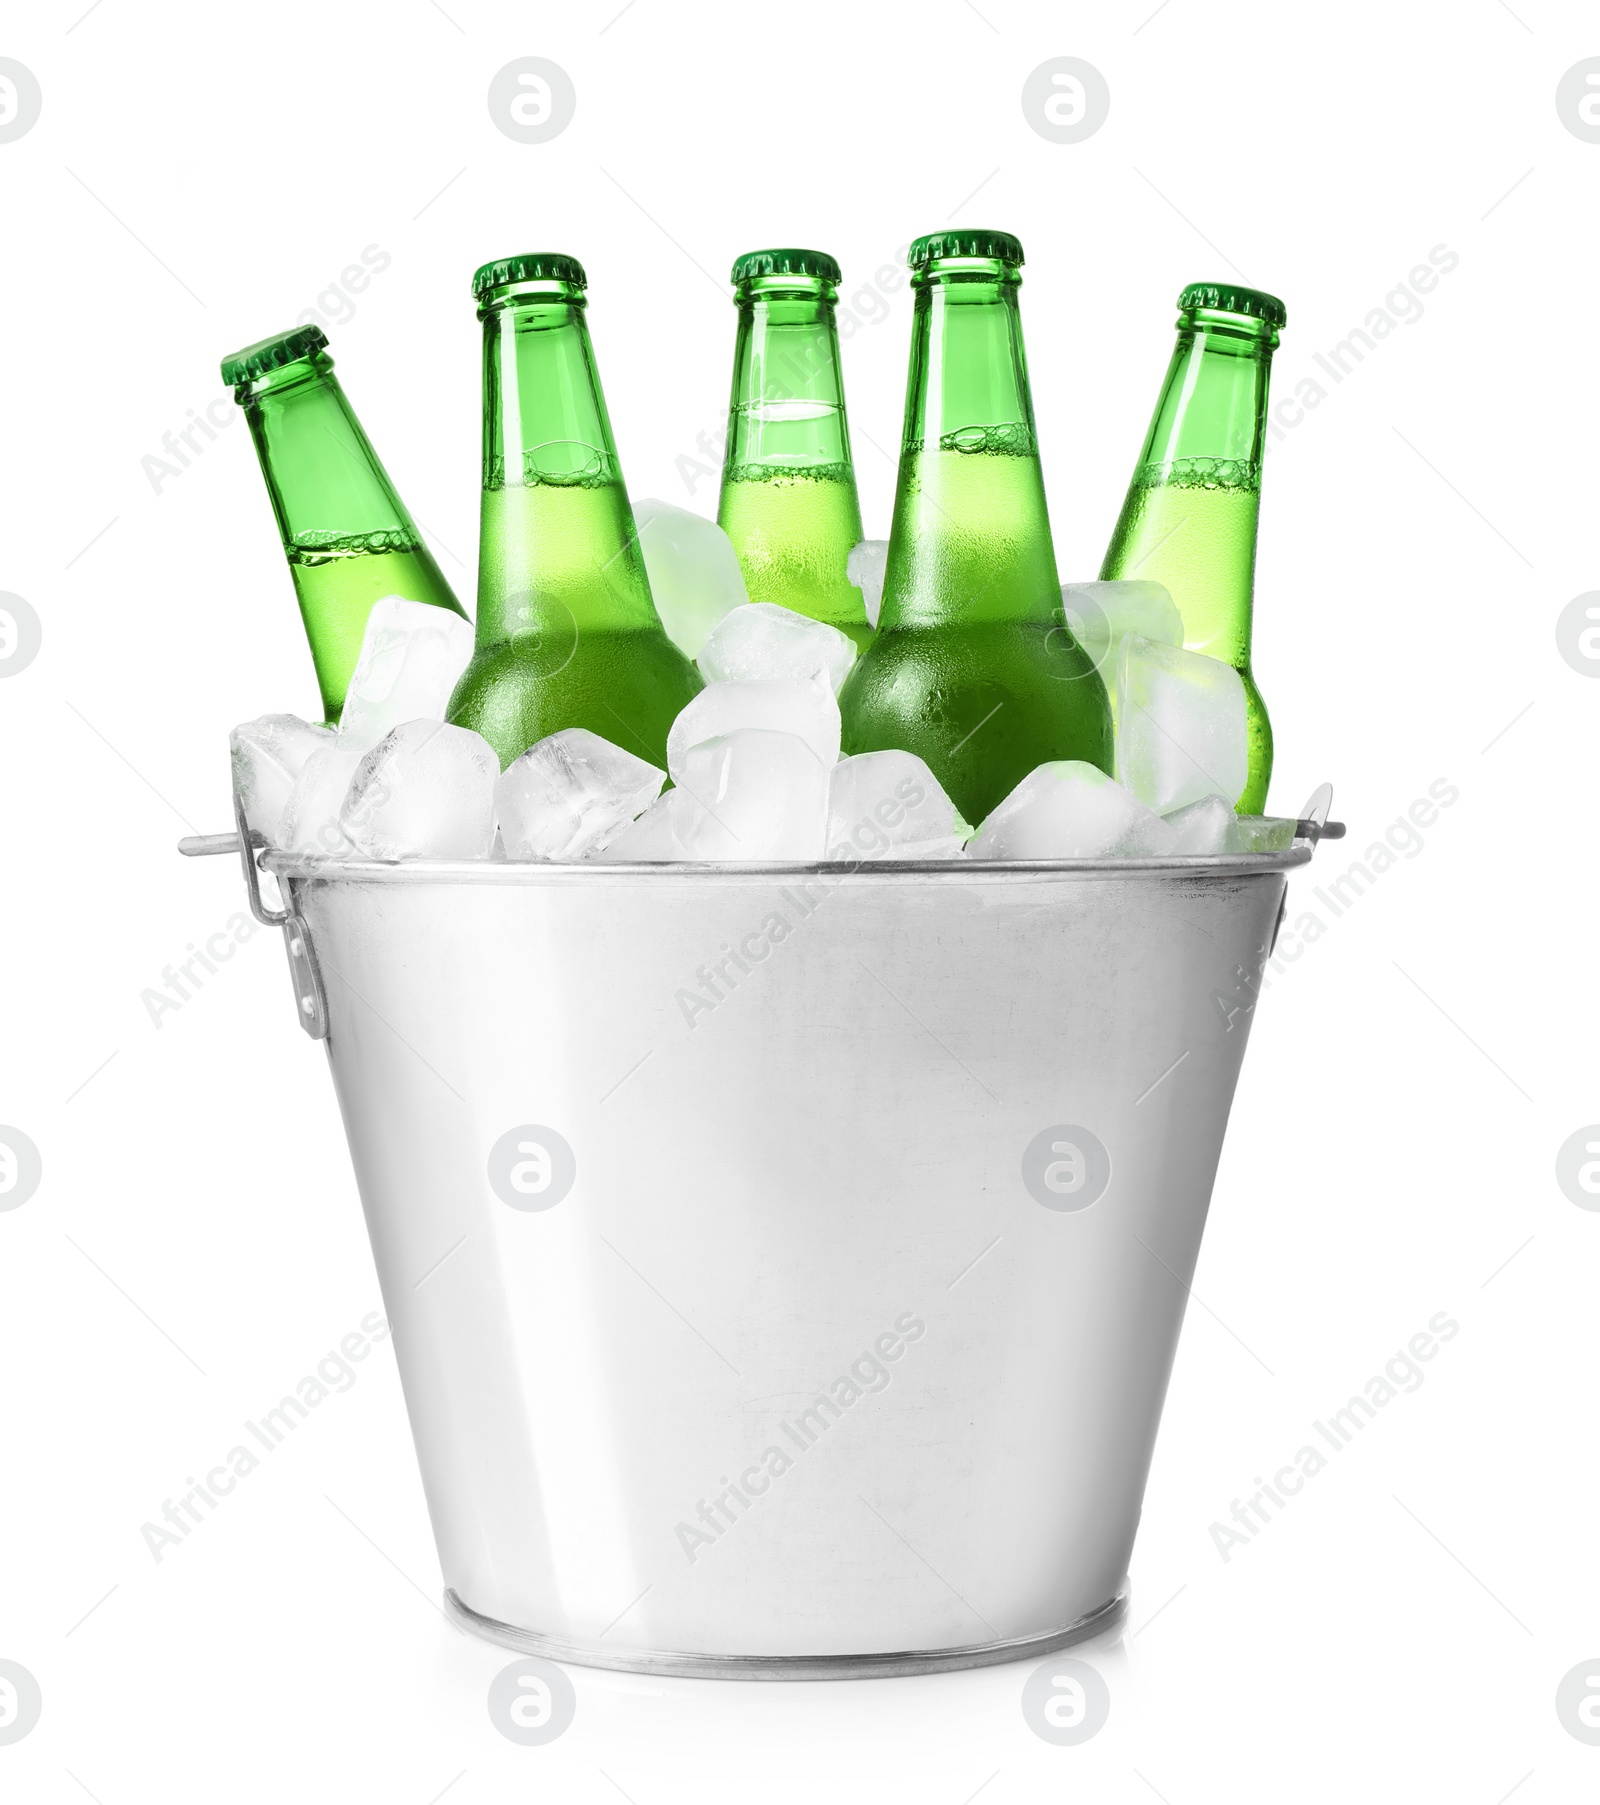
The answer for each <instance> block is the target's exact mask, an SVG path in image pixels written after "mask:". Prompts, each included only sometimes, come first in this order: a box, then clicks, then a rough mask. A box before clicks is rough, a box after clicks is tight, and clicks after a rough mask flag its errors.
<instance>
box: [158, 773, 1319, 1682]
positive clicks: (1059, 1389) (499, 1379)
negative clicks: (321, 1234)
mask: <svg viewBox="0 0 1600 1805" xmlns="http://www.w3.org/2000/svg"><path fill="white" fill-rule="evenodd" d="M1326 811H1327V803H1326V800H1325V799H1323V800H1321V803H1320V811H1319V812H1318V813H1316V814H1315V816H1314V818H1312V819H1308V820H1307V821H1304V822H1302V823H1301V833H1302V836H1303V837H1301V838H1300V839H1297V840H1296V842H1295V844H1294V846H1293V847H1292V849H1290V850H1288V851H1285V852H1282V853H1277V854H1271V855H1254V856H1241V857H1220V858H1178V859H1143V860H1116V861H1104V862H1094V861H1082V862H1070V863H1057V864H1029V865H992V864H978V863H971V864H968V863H964V862H962V863H949V862H945V863H937V864H921V865H912V864H895V865H885V864H866V865H862V866H859V867H857V868H854V869H851V868H845V867H838V866H833V867H829V866H817V867H808V868H800V867H794V866H788V867H774V868H761V867H751V866H738V867H732V866H721V867H709V866H705V867H670V866H669V867H662V866H655V867H650V866H636V867H630V866H585V865H578V866H552V865H524V864H504V863H483V864H426V863H424V864H411V865H403V866H393V865H379V864H330V863H327V862H323V861H318V860H312V859H294V858H290V857H287V856H284V855H280V854H276V853H268V854H267V855H266V856H265V857H264V859H263V860H262V865H263V867H264V868H265V869H266V870H268V871H270V872H272V873H273V874H274V875H275V876H276V878H277V879H278V882H279V884H280V887H281V888H282V891H283V895H284V897H285V899H286V910H285V912H283V913H281V914H280V913H277V912H274V911H270V910H267V909H265V908H264V906H263V905H262V903H261V899H260V895H259V891H258V888H257V878H256V861H255V858H254V857H253V856H252V855H251V854H250V853H248V852H247V853H246V855H245V868H246V872H247V876H248V878H249V882H250V886H251V895H252V904H253V906H255V907H256V908H257V909H258V910H259V911H260V912H261V914H262V918H263V919H264V920H271V921H280V922H282V923H283V924H284V927H285V935H286V939H287V941H288V943H289V947H290V963H291V968H292V970H293V972H294V974H295V990H296V1001H297V1007H298V1008H299V1011H300V1015H301V1019H302V1022H303V1024H304V1025H305V1026H306V1027H307V1028H308V1030H309V1031H310V1032H311V1033H313V1034H314V1035H316V1036H317V1037H319V1038H322V1039H324V1040H325V1042H326V1045H327V1051H328V1058H329V1063H330V1065H331V1067H332V1071H333V1081H334V1088H335V1090H336V1092H337V1094H338V1098H339V1105H340V1108H341V1110H342V1112H343V1116H344V1123H345V1129H346V1132H347V1135H348V1137H349V1143H350V1153H351V1158H352V1161H353V1163H354V1166H355V1173H356V1178H357V1181H358V1183H359V1186H360V1190H361V1196H362V1200H363V1204H364V1207H365V1210H366V1216H367V1224H368V1228H369V1231H370V1234H371V1239H372V1247H373V1253H374V1256H375V1259H376V1262H377V1268H378V1274H379V1277H380V1280H381V1282H382V1287H383V1296H384V1300H385V1304H386V1307H387V1311H388V1315H389V1319H390V1322H391V1324H392V1325H393V1334H394V1344H395V1350H396V1354H397V1357H398V1360H399V1364H400V1372H401V1376H402V1379H403V1381H404V1385H405V1393H406V1399H407V1404H408V1407H409V1411H410V1416H411V1425H412V1431H413V1434H414V1437H415V1440H416V1446H417V1455H418V1459H419V1462H420V1464H421V1469H422V1478H423V1484H424V1487H425V1490H426V1493H427V1499H428V1505H429V1509H430V1511H431V1513H432V1519H433V1527H434V1533H435V1537H436V1539H437V1542H438V1549H439V1560H440V1565H441V1567H442V1569H443V1574H444V1582H445V1587H446V1594H445V1596H446V1600H447V1604H448V1607H449V1609H450V1610H451V1612H452V1613H453V1614H454V1616H455V1617H456V1618H457V1619H458V1620H459V1621H460V1622H461V1623H463V1624H464V1625H465V1626H467V1627H468V1628H470V1629H471V1630H473V1631H475V1632H476V1633H478V1634H480V1635H483V1636H486V1637H488V1638H490V1639H491V1640H494V1641H497V1642H501V1643H504V1644H507V1645H508V1646H511V1647H514V1648H517V1649H520V1650H523V1651H525V1652H531V1653H539V1654H544V1655H547V1656H551V1657H554V1658H556V1659H561V1660H570V1661H576V1662H583V1663H588V1664H592V1665H597V1666H603V1667H615V1668H624V1669H633V1670H643V1671H660V1672H671V1673H685V1674H704V1675H722V1676H731V1677H738V1678H752V1677H774V1678H788V1677H796V1678H811V1677H820V1676H844V1675H875V1674H887V1673H902V1672H921V1671H928V1670H931V1669H936V1668H946V1667H967V1666H977V1665H981V1664H984V1663H987V1662H993V1661H1003V1660H1011V1659H1016V1658H1021V1657H1025V1656H1028V1655H1034V1654H1043V1653H1046V1652H1048V1651H1050V1650H1052V1649H1056V1648H1060V1647H1062V1646H1064V1645H1066V1644H1067V1643H1069V1642H1072V1641H1074V1640H1077V1639H1079V1638H1081V1637H1084V1636H1086V1635H1088V1634H1091V1633H1093V1632H1095V1631H1097V1630H1099V1629H1101V1628H1104V1627H1107V1626H1109V1625H1110V1624H1112V1623H1114V1622H1115V1621H1116V1620H1117V1619H1118V1617H1119V1615H1120V1613H1121V1611H1122V1609H1123V1601H1124V1599H1125V1595H1126V1593H1125V1583H1126V1576H1127V1571H1128V1559H1129V1553H1130V1550H1131V1549H1132V1546H1133V1539H1134V1531H1135V1528H1136V1526H1137V1524H1138V1520H1139V1511H1140V1503H1141V1498H1142V1494H1143V1490H1144V1484H1145V1478H1146V1474H1147V1471H1148V1468H1149V1464H1150V1456H1151V1450H1152V1446H1153V1443H1154V1440H1155V1433H1156V1425H1157V1421H1158V1419H1159V1416H1160V1412H1161V1405H1162V1400H1163V1396H1164V1394H1165V1390H1166V1385H1167V1378H1168V1374H1169V1371H1170V1369H1171V1366H1172V1360H1173V1354H1174V1351H1175V1348H1176V1345H1177V1339H1178V1330H1179V1326H1180V1324H1181V1322H1182V1319H1183V1311H1184V1304H1185V1301H1186V1298H1187V1295H1188V1285H1189V1281H1190V1278H1191V1275H1192V1273H1193V1271H1194V1266H1195V1260H1196V1256H1197V1253H1198V1250H1199V1245H1200V1235H1201V1230H1202V1228H1203V1226H1204V1223H1205V1217H1206V1210H1207V1207H1208V1205H1209V1202H1210V1198H1211V1187H1212V1180H1213V1177H1214V1174H1215V1171H1216V1166H1217V1159H1218V1155H1219V1153H1220V1151H1221V1147H1222V1139H1223V1131H1224V1129H1225V1127H1226V1124H1227V1119H1228V1111H1229V1107H1230V1105H1231V1102H1232V1098H1233V1092H1234V1084H1235V1081H1236V1079H1237V1077H1238V1073H1239V1065H1240V1061H1241V1059H1242V1057H1243V1054H1244V1046H1245V1040H1246V1037H1247V1035H1248V1033H1249V1024H1250V1020H1251V1014H1252V1009H1253V1005H1254V1001H1255V995H1256V985H1257V983H1258V981H1259V978H1260V973H1261V967H1262V964H1263V962H1264V960H1265V959H1266V957H1267V955H1268V954H1269V952H1270V949H1271V945H1272V941H1273V939H1274V936H1275V932H1276V924H1277V922H1278V921H1279V920H1280V919H1281V910H1282V908H1283V905H1284V896H1285V884H1286V875H1285V874H1286V873H1287V872H1288V871H1289V870H1290V869H1292V868H1293V867H1295V866H1297V865H1300V864H1303V863H1305V862H1306V861H1307V860H1308V859H1309V858H1310V857H1311V852H1312V846H1313V843H1314V840H1315V838H1316V836H1317V834H1318V833H1319V832H1320V831H1324V830H1323V826H1322V823H1323V821H1324V820H1325V817H1326ZM1311 813H1312V811H1310V810H1309V809H1308V814H1311ZM1333 831H1336V830H1333ZM231 843H232V842H231V840H228V841H224V840H221V839H219V840H218V841H216V842H213V843H211V845H208V846H207V847H205V848H204V849H206V850H211V849H213V848H215V849H220V847H221V846H222V845H225V844H231ZM192 849H193V850H201V849H202V848H201V847H200V846H199V845H194V846H193V847H192Z"/></svg>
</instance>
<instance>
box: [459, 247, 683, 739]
mask: <svg viewBox="0 0 1600 1805" xmlns="http://www.w3.org/2000/svg"><path fill="white" fill-rule="evenodd" d="M586 286H587V278H586V277H585V275H584V273H583V266H582V264H580V263H579V262H578V260H577V259H576V258H575V257H566V256H563V255H561V254H560V253H558V252H533V253H530V254H528V255H526V256H522V257H505V258H501V259H500V260H499V261H498V262H495V263H486V264H485V265H484V266H483V267H482V269H480V270H479V271H478V272H477V274H476V275H475V276H474V277H473V279H472V292H473V295H474V296H475V297H476V299H477V302H478V318H479V319H480V320H481V321H482V322H483V503H482V515H481V531H480V535H479V542H478V620H477V633H476V646H475V650H474V652H473V655H472V662H471V663H470V664H469V665H468V666H467V668H466V670H465V672H464V673H463V674H462V677H461V681H460V682H459V683H458V684H457V685H456V689H455V694H454V695H453V696H452V697H451V698H450V708H449V713H448V719H450V720H451V721H453V722H454V723H455V724H456V725H457V726H459V727H471V728H472V729H474V730H475V731H476V732H478V733H481V734H482V735H483V737H484V738H485V739H486V740H487V741H488V742H489V744H490V745H491V746H493V747H494V749H495V751H496V752H497V753H499V755H500V763H501V765H502V767H504V766H505V765H508V764H510V762H511V761H512V759H514V758H516V757H517V755H518V754H519V753H521V752H524V751H526V750H527V748H528V747H529V746H531V745H533V744H534V742H535V741H536V740H542V739H544V738H545V737H546V736H547V735H549V734H552V733H556V732H559V731H560V730H561V729H562V728H564V727H587V728H588V729H589V730H590V732H592V733H598V734H599V735H600V736H601V737H602V738H603V739H608V740H610V741H612V742H613V744H615V745H618V746H622V747H624V748H625V749H626V750H627V751H629V752H632V753H633V754H634V755H635V756H636V757H639V758H647V759H649V760H650V762H651V763H652V764H655V765H661V766H665V764H666V762H667V753H666V748H667V729H668V728H669V727H670V726H671V725H672V722H673V719H674V717H675V716H676V715H677V713H678V711H679V710H680V709H681V708H682V707H683V706H684V704H685V703H686V702H687V701H689V699H690V698H691V697H692V696H694V695H695V694H696V693H697V692H698V691H699V689H700V687H701V683H700V674H699V672H698V671H696V669H695V668H694V666H693V665H692V664H691V663H690V662H689V660H688V659H687V658H685V657H684V655H683V653H682V652H680V651H679V650H678V648H677V647H676V646H675V645H674V644H673V643H672V641H671V640H670V639H668V638H667V635H666V633H665V631H664V630H663V628H662V625H661V619H660V616H659V615H657V613H656V608H655V603H654V601H653V600H652V599H651V595H650V579H649V577H648V576H647V575H646V573H645V567H644V554H643V552H642V551H641V549H640V546H639V536H638V532H637V530H636V528H635V526H634V523H633V509H632V507H631V506H630V505H629V502H628V492H627V490H626V489H625V488H624V487H623V483H622V470H621V468H620V466H619V465H618V463H617V452H616V446H615V444H614V442H613V440H612V437H611V421H610V418H609V416H608V415H607V413H606V404H605V398H604V396H603V395H602V394H601V392H600V375H599V371H598V370H597V368H596V366H595V361H594V348H593V346H592V345H591V343H590V340H589V328H588V324H587V322H586V320H585V317H584V310H585V305H586V303H585V297H584V290H585V288H586Z"/></svg>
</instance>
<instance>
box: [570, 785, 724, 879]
mask: <svg viewBox="0 0 1600 1805" xmlns="http://www.w3.org/2000/svg"><path fill="white" fill-rule="evenodd" d="M699 814H700V804H699V803H698V802H696V801H695V799H694V797H693V796H691V795H690V794H689V793H688V792H687V791H686V790H668V791H667V793H666V795H665V796H662V797H659V798H658V799H657V800H656V801H654V802H652V803H651V804H650V806H649V808H647V809H646V810H645V811H644V813H643V814H642V815H641V816H640V817H639V818H638V820H637V821H633V822H631V823H630V824H629V825H628V826H627V827H624V828H622V829H621V830H620V831H619V832H617V833H615V834H613V835H612V836H611V838H610V839H609V840H607V841H606V843H605V844H604V845H603V846H602V847H600V848H599V850H598V851H596V852H591V853H590V854H589V855H588V857H589V859H590V861H591V862H592V863H594V864H599V865H649V864H658V863H660V862H662V861H663V860H669V859H686V858H688V856H689V854H688V853H687V852H686V851H685V850H684V845H683V841H682V839H681V838H680V837H679V834H678V828H679V826H680V825H681V824H682V823H683V822H684V819H685V816H686V815H693V816H695V817H696V818H698V816H699Z"/></svg>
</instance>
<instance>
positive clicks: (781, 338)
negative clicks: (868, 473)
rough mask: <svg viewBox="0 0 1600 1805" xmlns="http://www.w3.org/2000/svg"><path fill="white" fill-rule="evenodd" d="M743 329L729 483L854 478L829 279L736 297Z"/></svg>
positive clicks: (768, 280) (748, 290) (764, 284)
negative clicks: (792, 476)
mask: <svg viewBox="0 0 1600 1805" xmlns="http://www.w3.org/2000/svg"><path fill="white" fill-rule="evenodd" d="M734 300H735V305H736V306H737V308H738V310H739V330H738V337H737V339H736V341H735V346H734V354H733V392H732V395H731V396H730V398H729V402H728V448H727V456H726V460H725V463H724V466H723V480H724V481H725V482H738V481H750V480H753V479H758V478H763V477H771V476H775V475H780V474H784V473H793V474H801V473H805V474H809V475H814V476H818V475H820V476H831V477H834V478H841V477H844V478H849V480H850V481H851V482H854V480H855V478H854V472H853V470H852V467H851V461H850V435H849V430H848V428H847V426H846V423H845V411H844V382H843V379H842V377H841V374H840V369H839V333H838V328H837V326H836V325H835V322H834V302H835V290H834V287H833V284H832V283H831V282H828V281H826V280H824V279H823V278H822V277H820V276H818V277H813V276H795V275H781V276H763V277H756V278H752V279H750V280H748V281H745V282H742V283H740V285H739V288H738V290H737V292H736V294H735V297H734Z"/></svg>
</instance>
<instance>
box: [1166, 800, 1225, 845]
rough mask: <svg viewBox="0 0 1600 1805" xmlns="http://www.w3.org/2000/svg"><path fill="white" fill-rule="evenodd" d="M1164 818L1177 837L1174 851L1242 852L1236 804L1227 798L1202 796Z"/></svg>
mask: <svg viewBox="0 0 1600 1805" xmlns="http://www.w3.org/2000/svg"><path fill="white" fill-rule="evenodd" d="M1162 819H1163V820H1164V821H1165V822H1166V824H1167V826H1168V827H1170V828H1171V829H1172V831H1173V833H1174V834H1175V835H1176V836H1177V838H1176V840H1175V842H1174V844H1173V847H1172V850H1173V851H1174V852H1182V853H1192V854H1200V853H1205V854H1214V853H1219V852H1242V851H1243V850H1244V848H1243V846H1242V845H1241V844H1240V842H1239V839H1238V836H1237V835H1236V834H1235V832H1234V828H1235V826H1236V819H1235V816H1234V812H1233V804H1232V803H1231V802H1229V801H1228V800H1227V799H1226V797H1223V796H1202V797H1201V798H1200V800H1199V801H1198V802H1191V803H1188V804H1187V805H1186V806H1185V807H1183V808H1180V809H1174V810H1173V811H1172V813H1171V814H1169V815H1164V816H1163V817H1162Z"/></svg>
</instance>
